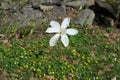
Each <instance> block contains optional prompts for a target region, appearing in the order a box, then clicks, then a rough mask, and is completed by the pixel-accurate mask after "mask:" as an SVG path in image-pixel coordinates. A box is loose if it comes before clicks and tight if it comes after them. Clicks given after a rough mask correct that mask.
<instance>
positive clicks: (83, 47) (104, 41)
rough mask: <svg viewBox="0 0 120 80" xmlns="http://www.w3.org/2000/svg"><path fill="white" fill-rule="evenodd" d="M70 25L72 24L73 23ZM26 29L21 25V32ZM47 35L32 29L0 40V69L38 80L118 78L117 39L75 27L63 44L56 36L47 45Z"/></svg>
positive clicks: (119, 54) (119, 46)
mask: <svg viewBox="0 0 120 80" xmlns="http://www.w3.org/2000/svg"><path fill="white" fill-rule="evenodd" d="M44 25H45V23H44ZM47 27H49V26H48V25H46V26H45V27H44V28H43V29H42V30H43V31H44V30H46V28H47ZM71 27H75V28H76V26H75V25H73V26H71ZM26 29H27V28H26ZM78 29H79V28H78ZM34 30H37V29H34ZM14 31H17V30H16V28H15V29H14ZM26 31H27V30H26ZM26 31H24V29H23V31H22V33H25V32H26ZM93 32H94V33H93ZM13 34H14V32H13ZM16 34H17V33H16ZM108 34H109V33H108ZM10 35H12V33H9V34H7V33H6V36H7V39H9V37H10ZM51 37H52V35H50V34H44V32H43V33H42V34H37V33H34V32H33V33H32V34H31V35H25V36H24V37H23V38H22V39H21V38H16V37H13V38H12V39H10V40H9V41H8V42H7V43H6V44H2V43H1V46H0V64H1V67H0V71H7V73H8V76H9V77H11V78H12V79H13V80H15V79H16V78H17V79H18V80H29V79H30V78H31V77H34V78H39V79H41V80H47V79H48V80H49V79H50V78H54V79H55V80H70V79H72V80H110V79H111V78H114V77H116V78H117V80H119V79H120V77H119V75H120V42H118V41H115V43H114V44H113V43H110V42H108V41H109V37H107V36H105V35H104V34H102V32H101V30H96V29H94V28H91V29H79V33H78V34H77V35H76V36H69V38H70V44H69V46H68V47H67V48H65V47H64V46H63V45H62V43H61V41H60V40H59V41H58V43H57V45H56V46H55V47H50V46H49V40H50V38H51Z"/></svg>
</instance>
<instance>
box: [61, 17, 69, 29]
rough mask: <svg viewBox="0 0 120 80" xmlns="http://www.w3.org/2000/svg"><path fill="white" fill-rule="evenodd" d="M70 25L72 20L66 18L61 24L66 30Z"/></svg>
mask: <svg viewBox="0 0 120 80" xmlns="http://www.w3.org/2000/svg"><path fill="white" fill-rule="evenodd" d="M69 24H70V18H65V19H64V20H63V22H62V24H61V29H66V28H67V27H68V26H69Z"/></svg>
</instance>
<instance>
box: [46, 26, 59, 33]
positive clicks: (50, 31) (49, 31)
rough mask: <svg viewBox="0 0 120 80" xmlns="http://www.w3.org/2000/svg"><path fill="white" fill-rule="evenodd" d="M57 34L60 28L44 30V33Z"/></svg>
mask: <svg viewBox="0 0 120 80" xmlns="http://www.w3.org/2000/svg"><path fill="white" fill-rule="evenodd" d="M57 32H60V28H53V27H50V28H48V29H47V30H46V33H57Z"/></svg>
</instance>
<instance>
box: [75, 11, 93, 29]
mask: <svg viewBox="0 0 120 80" xmlns="http://www.w3.org/2000/svg"><path fill="white" fill-rule="evenodd" d="M76 17H77V18H79V20H78V22H77V23H78V24H80V26H81V27H83V26H84V24H85V22H86V24H87V25H89V26H90V25H92V23H93V20H94V18H95V14H94V12H93V11H92V10H90V9H84V10H82V11H80V13H79V14H78V15H77V16H76Z"/></svg>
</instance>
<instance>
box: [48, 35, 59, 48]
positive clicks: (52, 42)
mask: <svg viewBox="0 0 120 80" xmlns="http://www.w3.org/2000/svg"><path fill="white" fill-rule="evenodd" d="M59 37H60V35H59V34H55V35H54V36H53V37H52V38H51V39H50V42H49V44H50V46H55V45H56V43H57V41H58V39H59Z"/></svg>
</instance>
